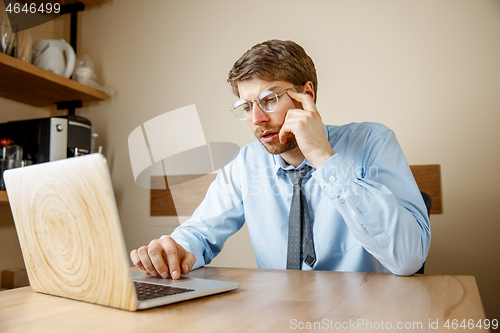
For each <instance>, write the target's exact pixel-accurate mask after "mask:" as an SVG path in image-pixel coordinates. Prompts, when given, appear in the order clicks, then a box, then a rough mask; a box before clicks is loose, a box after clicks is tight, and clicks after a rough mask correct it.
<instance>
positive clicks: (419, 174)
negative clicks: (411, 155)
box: [410, 164, 443, 214]
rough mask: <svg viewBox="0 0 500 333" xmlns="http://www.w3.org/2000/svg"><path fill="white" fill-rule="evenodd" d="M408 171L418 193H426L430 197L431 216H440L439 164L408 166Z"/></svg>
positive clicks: (441, 211)
mask: <svg viewBox="0 0 500 333" xmlns="http://www.w3.org/2000/svg"><path fill="white" fill-rule="evenodd" d="M410 169H411V172H412V173H413V177H415V181H416V182H417V185H418V188H419V189H420V191H424V192H427V193H428V194H429V195H430V196H431V199H432V205H431V214H442V213H443V197H442V191H441V166H440V165H439V164H426V165H410Z"/></svg>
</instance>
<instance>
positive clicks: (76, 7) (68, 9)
mask: <svg viewBox="0 0 500 333" xmlns="http://www.w3.org/2000/svg"><path fill="white" fill-rule="evenodd" d="M82 10H85V5H84V4H83V3H81V2H75V3H70V4H67V5H62V6H61V14H67V13H70V14H71V43H70V44H71V46H72V47H73V50H75V53H76V44H77V43H76V38H77V28H78V12H81V11H82Z"/></svg>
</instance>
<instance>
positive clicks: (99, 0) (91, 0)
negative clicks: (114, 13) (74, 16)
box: [61, 0, 108, 6]
mask: <svg viewBox="0 0 500 333" xmlns="http://www.w3.org/2000/svg"><path fill="white" fill-rule="evenodd" d="M74 2H75V1H71V0H61V4H63V5H67V4H70V3H74ZM78 2H81V3H83V4H84V5H85V6H94V5H100V4H103V3H106V2H108V0H78Z"/></svg>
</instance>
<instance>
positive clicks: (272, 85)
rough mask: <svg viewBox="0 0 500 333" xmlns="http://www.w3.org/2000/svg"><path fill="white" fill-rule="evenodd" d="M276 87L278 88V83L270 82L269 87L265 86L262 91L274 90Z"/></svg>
mask: <svg viewBox="0 0 500 333" xmlns="http://www.w3.org/2000/svg"><path fill="white" fill-rule="evenodd" d="M276 88H279V85H278V84H276V83H274V84H271V85H270V86H269V87H266V90H264V91H268V90H274V89H276ZM264 91H263V92H264Z"/></svg>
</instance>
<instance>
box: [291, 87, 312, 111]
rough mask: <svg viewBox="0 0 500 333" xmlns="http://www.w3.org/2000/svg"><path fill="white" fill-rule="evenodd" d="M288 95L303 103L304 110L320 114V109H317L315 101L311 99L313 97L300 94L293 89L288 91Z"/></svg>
mask: <svg viewBox="0 0 500 333" xmlns="http://www.w3.org/2000/svg"><path fill="white" fill-rule="evenodd" d="M287 93H288V96H290V97H291V98H293V99H294V100H296V101H298V102H301V103H302V106H303V107H304V110H309V111H314V112H318V109H316V104H314V100H313V98H312V97H311V95H308V94H304V93H299V92H296V91H295V90H293V89H292V90H288V92H287Z"/></svg>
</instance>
